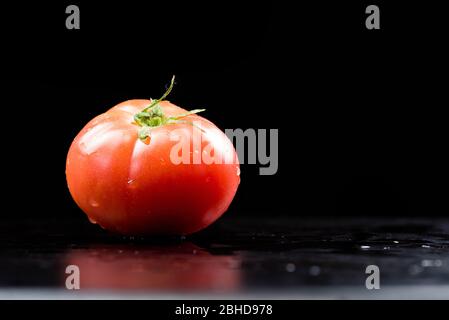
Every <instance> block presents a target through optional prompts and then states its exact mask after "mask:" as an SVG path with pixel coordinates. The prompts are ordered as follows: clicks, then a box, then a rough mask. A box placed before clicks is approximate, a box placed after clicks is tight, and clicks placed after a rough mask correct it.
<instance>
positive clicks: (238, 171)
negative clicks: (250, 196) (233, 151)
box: [237, 167, 240, 176]
mask: <svg viewBox="0 0 449 320" xmlns="http://www.w3.org/2000/svg"><path fill="white" fill-rule="evenodd" d="M237 176H240V167H237Z"/></svg>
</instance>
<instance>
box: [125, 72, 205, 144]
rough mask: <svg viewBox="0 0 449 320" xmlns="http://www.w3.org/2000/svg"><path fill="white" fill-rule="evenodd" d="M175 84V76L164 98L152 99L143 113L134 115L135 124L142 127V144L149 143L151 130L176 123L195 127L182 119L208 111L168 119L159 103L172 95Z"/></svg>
mask: <svg viewBox="0 0 449 320" xmlns="http://www.w3.org/2000/svg"><path fill="white" fill-rule="evenodd" d="M174 84H175V76H173V77H172V79H171V82H170V86H169V87H168V89H167V91H165V93H164V94H163V95H162V97H160V98H159V99H156V100H153V99H151V103H150V105H149V106H148V107H146V108H144V109H143V110H142V111H140V112H139V113H136V114H135V115H134V123H135V124H136V125H138V126H140V127H141V128H140V129H139V132H138V136H139V139H140V140H141V141H142V142H144V143H148V142H149V138H150V136H151V130H152V129H154V128H158V127H161V126H165V125H170V124H176V123H187V124H191V125H192V126H195V125H194V124H193V123H192V122H189V121H185V120H182V118H184V117H187V116H189V115H191V114H196V113H199V112H203V111H205V110H206V109H194V110H190V111H188V112H186V113H182V114H179V115H176V116H170V117H167V116H166V115H165V113H164V110H163V108H162V106H161V105H160V104H159V102H161V101H164V99H165V98H166V97H167V96H168V95H169V94H170V92H171V91H172V89H173V86H174Z"/></svg>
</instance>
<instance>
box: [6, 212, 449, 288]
mask: <svg viewBox="0 0 449 320" xmlns="http://www.w3.org/2000/svg"><path fill="white" fill-rule="evenodd" d="M0 237H1V244H0V246H1V252H0V287H1V288H0V289H3V290H6V289H9V290H11V289H15V288H30V287H31V288H36V289H38V288H42V287H44V288H52V289H64V288H65V279H66V276H67V275H66V274H65V268H66V267H67V265H77V266H78V267H79V268H80V272H81V287H82V289H107V290H115V291H117V292H121V291H123V290H125V291H126V290H141V291H142V290H143V291H149V292H150V291H151V292H197V291H198V292H225V293H230V294H233V293H240V292H258V291H260V290H277V291H278V292H279V291H281V292H282V291H283V290H284V291H286V292H287V291H288V292H295V290H303V291H304V288H314V287H320V288H323V287H324V288H329V290H335V288H339V287H346V286H354V287H360V288H364V285H365V279H366V277H367V275H366V274H365V268H366V266H367V265H370V264H375V265H377V266H379V268H380V271H381V283H382V286H398V285H400V286H402V285H405V286H429V285H438V286H444V285H449V220H444V219H385V218H382V219H346V218H342V219H336V218H333V219H315V220H314V219H306V218H304V219H270V220H256V219H247V220H242V219H239V218H238V217H235V216H234V217H231V218H229V217H227V218H226V219H222V220H221V221H219V222H218V223H216V224H215V225H213V226H212V227H211V228H209V229H207V230H205V231H204V232H201V233H199V234H196V235H194V236H191V237H187V238H185V239H181V238H168V239H150V238H124V237H120V236H115V235H110V234H108V233H106V232H105V231H103V230H101V229H99V228H98V227H97V226H95V225H91V224H89V223H88V222H87V221H84V220H76V221H66V222H61V221H57V220H53V221H51V220H48V221H40V222H35V221H33V222H32V221H9V222H2V223H1V227H0Z"/></svg>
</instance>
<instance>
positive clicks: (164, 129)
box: [66, 79, 240, 235]
mask: <svg viewBox="0 0 449 320" xmlns="http://www.w3.org/2000/svg"><path fill="white" fill-rule="evenodd" d="M172 85H173V79H172ZM172 85H171V86H170V88H169V90H168V91H167V92H166V94H164V96H163V97H162V98H161V99H158V100H129V101H125V102H123V103H120V104H118V105H116V106H115V107H113V108H111V109H110V110H108V111H107V112H105V113H103V114H101V115H99V116H97V117H96V118H94V119H93V120H91V121H90V122H89V123H88V124H87V125H86V126H85V127H84V128H83V129H82V130H81V132H80V133H79V134H78V135H77V136H76V138H75V139H74V141H73V143H72V145H71V147H70V150H69V152H68V156H67V162H66V177H67V184H68V187H69V190H70V193H71V195H72V197H73V199H74V200H75V202H76V203H77V204H78V206H79V207H80V208H81V209H82V210H83V211H84V212H85V213H86V214H87V216H88V217H89V219H90V221H91V222H93V223H98V224H99V225H100V226H101V227H103V228H105V229H107V230H110V231H113V232H117V233H120V234H125V235H157V234H159V235H186V234H190V233H193V232H196V231H199V230H201V229H203V228H205V227H207V226H208V225H210V224H211V223H212V222H214V221H215V220H216V219H218V218H219V217H220V216H221V215H222V214H223V213H224V212H225V211H226V210H227V208H228V207H229V205H230V203H231V201H232V199H233V198H234V195H235V193H236V191H237V187H238V185H239V183H240V176H239V175H240V167H239V163H238V159H237V154H236V152H235V149H234V147H233V145H232V143H231V141H230V140H229V139H228V138H227V137H226V135H225V134H224V133H223V132H222V131H220V130H219V129H218V128H217V127H216V126H215V125H214V124H213V123H212V122H210V121H208V120H207V119H205V118H203V117H200V116H198V115H197V114H196V113H197V112H200V111H202V110H193V111H191V112H187V111H186V110H184V109H182V108H180V107H177V106H176V105H174V104H172V103H170V102H168V101H166V100H164V98H165V97H166V95H168V93H169V92H170V90H171V87H172ZM195 135H196V136H197V137H200V138H201V139H200V144H199V145H198V144H196V147H199V148H197V149H195V148H196V147H195V143H194V139H195ZM173 137H175V138H176V139H177V141H176V139H173ZM180 141H184V142H187V144H184V145H187V147H190V148H189V149H190V151H187V153H188V154H187V158H188V159H189V160H192V159H193V158H194V157H195V156H197V155H198V154H201V155H202V154H204V153H206V149H207V148H209V149H208V150H212V151H211V152H212V154H213V156H214V157H215V158H217V159H218V158H220V157H221V158H222V159H225V161H215V162H213V163H210V161H209V163H205V162H204V161H200V163H198V161H197V162H195V161H190V163H184V162H183V163H177V162H176V161H173V155H174V154H176V153H177V152H175V153H173V150H178V149H179V147H178V144H179V143H180ZM174 148H175V149H174ZM176 148H178V149H176ZM183 150H184V149H183ZM184 153H185V152H184ZM183 157H185V154H183ZM184 159H185V158H184ZM230 159H231V161H229V160H230ZM220 162H221V163H220Z"/></svg>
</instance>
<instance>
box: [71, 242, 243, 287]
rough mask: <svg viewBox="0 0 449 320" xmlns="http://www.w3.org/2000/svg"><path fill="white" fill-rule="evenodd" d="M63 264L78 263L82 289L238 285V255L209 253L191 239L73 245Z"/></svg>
mask: <svg viewBox="0 0 449 320" xmlns="http://www.w3.org/2000/svg"><path fill="white" fill-rule="evenodd" d="M66 264H67V265H77V266H78V267H79V269H80V283H81V288H82V289H148V290H170V291H173V290H175V291H195V290H201V291H203V290H216V291H234V290H237V289H238V288H239V286H240V258H239V257H238V256H230V255H218V256H217V255H212V254H210V253H209V252H207V251H206V250H204V249H201V248H199V247H197V246H196V245H194V244H192V243H181V244H177V245H170V246H152V247H145V248H138V247H132V248H130V247H117V246H114V247H97V248H89V249H73V250H71V251H70V252H69V253H68V255H67V259H66ZM64 281H65V280H64Z"/></svg>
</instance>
